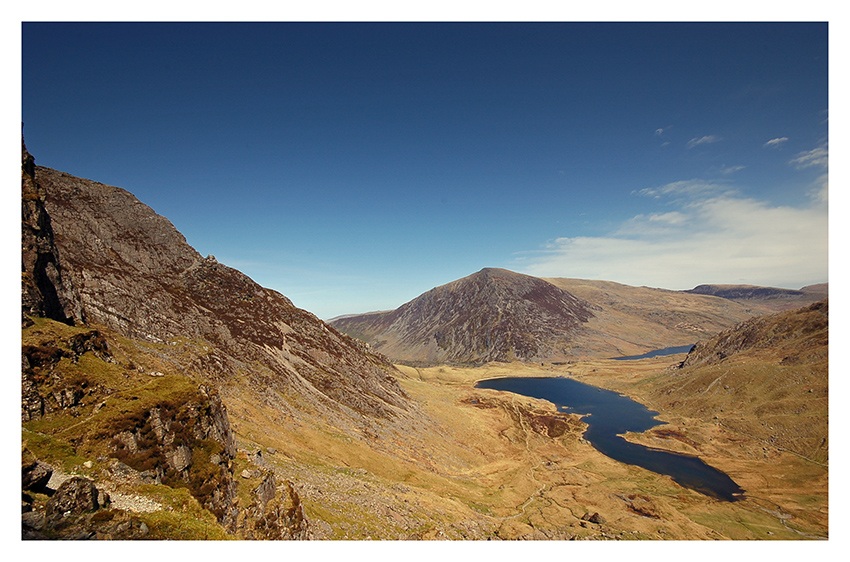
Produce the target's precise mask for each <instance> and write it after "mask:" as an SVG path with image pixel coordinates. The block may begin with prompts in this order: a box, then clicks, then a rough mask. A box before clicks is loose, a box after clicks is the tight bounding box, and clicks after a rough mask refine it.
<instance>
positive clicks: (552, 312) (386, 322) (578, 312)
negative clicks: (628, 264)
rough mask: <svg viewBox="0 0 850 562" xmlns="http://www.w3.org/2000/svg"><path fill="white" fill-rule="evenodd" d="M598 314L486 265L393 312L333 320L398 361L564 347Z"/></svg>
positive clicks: (540, 353) (479, 357) (541, 353)
mask: <svg viewBox="0 0 850 562" xmlns="http://www.w3.org/2000/svg"><path fill="white" fill-rule="evenodd" d="M592 316H593V314H592V312H591V311H590V308H589V306H588V305H587V304H586V303H584V302H583V301H581V300H580V299H578V298H577V297H575V296H574V295H572V294H571V293H569V292H567V291H564V290H563V289H559V288H558V287H555V286H554V285H552V284H551V283H549V282H547V281H543V280H542V279H538V278H535V277H531V276H528V275H522V274H519V273H514V272H511V271H507V270H504V269H492V268H486V269H483V270H481V271H479V272H478V273H475V274H473V275H470V276H468V277H465V278H463V279H459V280H457V281H454V282H452V283H449V284H447V285H443V286H440V287H437V288H435V289H432V290H431V291H428V292H427V293H424V294H423V295H421V296H419V297H417V298H416V299H414V300H412V301H410V302H408V303H407V304H404V305H402V306H401V307H399V308H398V309H396V310H394V311H392V312H385V313H376V314H366V315H360V316H351V317H346V318H340V319H338V320H335V321H333V322H332V325H333V326H334V327H336V328H338V329H339V330H341V331H343V332H346V333H348V334H351V335H353V336H355V337H359V338H361V339H363V340H365V341H367V342H369V343H370V344H372V345H374V346H375V348H376V349H377V350H379V351H381V352H383V353H386V354H387V355H389V356H390V357H392V358H394V359H398V360H402V361H411V362H417V361H421V362H430V363H437V362H449V363H483V362H487V361H508V360H513V359H521V360H528V359H537V358H542V357H551V356H552V355H557V354H558V353H563V349H562V348H563V346H564V343H565V342H566V341H569V339H570V338H571V337H572V336H573V335H574V334H575V333H576V332H577V331H578V330H579V329H580V327H581V326H582V324H583V323H584V322H587V320H588V319H589V318H591V317H592Z"/></svg>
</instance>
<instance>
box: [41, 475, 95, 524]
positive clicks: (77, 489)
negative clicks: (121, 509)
mask: <svg viewBox="0 0 850 562" xmlns="http://www.w3.org/2000/svg"><path fill="white" fill-rule="evenodd" d="M99 493H100V492H99V491H98V489H97V487H95V485H94V482H93V481H91V480H89V479H88V478H83V477H82V476H73V477H71V478H69V479H68V480H66V481H65V482H63V483H62V485H61V486H59V489H58V490H56V493H55V494H53V497H51V498H50V499H49V500H48V501H47V506H46V508H45V515H46V517H47V520H48V521H49V522H51V523H55V522H57V521H59V520H61V519H62V518H63V517H67V516H69V515H79V514H81V513H85V512H89V511H96V510H97V509H98V508H100V503H99V501H98V495H99Z"/></svg>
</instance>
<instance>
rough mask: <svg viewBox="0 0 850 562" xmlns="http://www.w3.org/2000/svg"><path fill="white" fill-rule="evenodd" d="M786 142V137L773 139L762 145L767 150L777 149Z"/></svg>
mask: <svg viewBox="0 0 850 562" xmlns="http://www.w3.org/2000/svg"><path fill="white" fill-rule="evenodd" d="M786 142H788V137H776V138H775V139H770V140H769V141H767V142H766V143H764V146H765V147H768V148H778V147H780V146H782V145H783V144H785V143H786Z"/></svg>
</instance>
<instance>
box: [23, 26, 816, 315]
mask: <svg viewBox="0 0 850 562" xmlns="http://www.w3.org/2000/svg"><path fill="white" fill-rule="evenodd" d="M21 45H22V66H21V70H22V72H21V79H22V83H21V85H22V88H21V96H22V99H21V102H22V103H21V105H22V115H21V120H22V121H23V122H24V132H25V137H26V142H27V147H28V148H29V150H30V152H32V153H33V155H34V156H35V158H36V162H37V163H38V164H39V165H43V166H49V167H52V168H57V169H60V170H63V171H67V172H69V173H72V174H75V175H78V176H82V177H86V178H90V179H94V180H97V181H101V182H104V183H108V184H112V185H116V186H119V187H122V188H125V189H127V190H129V191H131V192H132V193H133V194H134V195H136V196H137V197H138V198H139V199H140V200H141V201H143V202H144V203H146V204H148V205H150V206H151V207H152V208H153V209H154V210H155V211H157V212H158V213H160V214H162V215H164V216H165V217H167V218H168V219H169V220H171V221H172V222H173V223H174V225H175V226H176V227H177V228H178V229H179V230H180V231H181V232H182V233H183V234H184V235H185V236H186V238H187V240H188V242H189V243H190V244H191V245H193V246H194V247H195V248H196V249H197V250H198V251H199V252H201V253H202V254H205V255H206V254H213V255H215V256H216V257H217V259H218V260H219V261H221V262H223V263H225V264H227V265H230V266H233V267H236V268H238V269H240V270H242V271H244V272H245V273H246V274H248V275H250V276H251V277H252V278H253V279H255V280H256V281H257V282H259V283H261V284H262V285H264V286H267V287H271V288H274V289H276V290H278V291H280V292H282V293H283V294H285V295H287V296H288V297H289V298H291V299H292V300H293V301H294V302H295V304H296V305H298V306H300V307H302V308H306V309H307V310H310V311H311V312H313V313H315V314H317V315H318V316H320V317H322V318H331V317H333V316H336V315H339V314H345V313H355V312H364V311H369V310H379V309H389V308H395V307H397V306H399V305H400V304H402V303H404V302H406V301H408V300H410V299H412V298H414V297H416V296H417V295H419V294H420V293H422V292H424V291H426V290H428V289H430V288H432V287H434V286H437V285H440V284H443V283H446V282H449V281H451V280H454V279H456V278H459V277H462V276H465V275H468V274H470V273H473V272H475V271H477V270H479V269H481V268H482V267H488V266H492V267H505V268H508V269H512V270H514V271H519V272H524V273H529V274H533V275H540V276H560V277H578V278H588V279H606V280H611V281H618V282H621V283H627V284H632V285H648V286H654V287H663V288H669V289H687V288H690V287H693V286H695V285H697V284H700V283H751V284H759V285H772V286H781V287H790V288H798V287H801V286H803V285H807V284H811V283H818V282H824V281H827V273H828V271H827V176H826V174H827V164H828V153H829V143H828V131H829V112H828V110H829V105H828V65H829V60H828V33H827V25H826V24H823V23H772V24H756V23H735V24H732V23H654V24H652V23H607V24H590V23H573V24H568V23H565V24H561V23H519V24H518V23H486V24H472V23H454V24H447V23H428V24H424V23H421V24H417V23H372V24H368V23H321V22H319V23H281V24H273V23H252V24H248V23H226V24H225V23H207V24H191V23H172V24H165V23H136V24H133V23H130V24H104V23H91V24H81V23H72V24H60V23H24V24H23V26H22V43H21Z"/></svg>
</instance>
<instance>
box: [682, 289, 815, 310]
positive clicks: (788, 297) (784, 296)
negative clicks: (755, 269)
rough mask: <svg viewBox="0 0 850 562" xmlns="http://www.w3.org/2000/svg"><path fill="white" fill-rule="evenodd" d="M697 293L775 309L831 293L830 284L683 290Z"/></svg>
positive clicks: (785, 308)
mask: <svg viewBox="0 0 850 562" xmlns="http://www.w3.org/2000/svg"><path fill="white" fill-rule="evenodd" d="M683 292H685V293H691V294H695V295H712V296H715V297H720V298H724V299H729V300H733V301H736V302H740V303H747V302H749V303H759V304H760V305H761V306H763V307H766V308H768V309H770V310H773V311H777V312H778V311H780V310H790V309H793V308H797V307H800V306H802V305H804V304H808V303H811V302H815V301H818V300H821V299H824V298H826V297H827V296H828V295H829V284H828V283H819V284H817V285H809V286H807V287H803V288H801V289H799V290H795V289H780V288H776V287H759V286H756V285H697V286H696V287H694V288H693V289H688V290H686V291H683Z"/></svg>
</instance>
